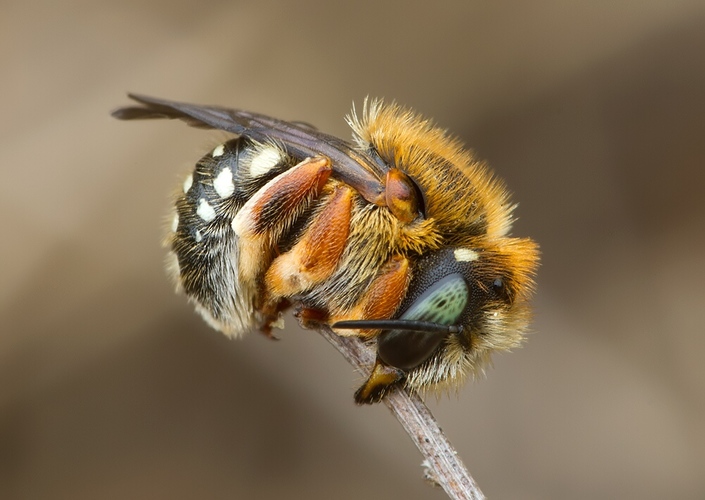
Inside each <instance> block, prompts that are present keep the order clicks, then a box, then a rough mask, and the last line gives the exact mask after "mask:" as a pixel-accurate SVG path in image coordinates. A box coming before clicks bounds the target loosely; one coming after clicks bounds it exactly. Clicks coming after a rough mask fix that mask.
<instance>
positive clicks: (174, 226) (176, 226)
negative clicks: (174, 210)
mask: <svg viewBox="0 0 705 500" xmlns="http://www.w3.org/2000/svg"><path fill="white" fill-rule="evenodd" d="M177 229H179V214H174V219H173V220H172V221H171V232H172V233H175V232H176V230H177Z"/></svg>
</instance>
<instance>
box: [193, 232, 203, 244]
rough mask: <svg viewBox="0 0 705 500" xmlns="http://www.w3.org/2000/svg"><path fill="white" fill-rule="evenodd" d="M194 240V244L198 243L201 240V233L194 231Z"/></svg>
mask: <svg viewBox="0 0 705 500" xmlns="http://www.w3.org/2000/svg"><path fill="white" fill-rule="evenodd" d="M194 238H195V239H196V243H200V242H201V240H202V239H203V235H202V234H201V231H199V230H198V229H196V234H195V235H194Z"/></svg>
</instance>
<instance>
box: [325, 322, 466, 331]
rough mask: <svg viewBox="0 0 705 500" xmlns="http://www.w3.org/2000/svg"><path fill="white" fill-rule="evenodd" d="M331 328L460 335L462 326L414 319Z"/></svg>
mask: <svg viewBox="0 0 705 500" xmlns="http://www.w3.org/2000/svg"><path fill="white" fill-rule="evenodd" d="M331 328H339V329H341V330H362V329H364V330H407V331H411V332H428V333H460V332H462V331H463V327H462V325H441V324H440V323H432V322H430V321H418V320H413V319H357V320H346V321H338V322H337V323H333V325H331Z"/></svg>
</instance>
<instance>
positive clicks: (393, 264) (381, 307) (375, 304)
mask: <svg viewBox="0 0 705 500" xmlns="http://www.w3.org/2000/svg"><path fill="white" fill-rule="evenodd" d="M408 285H409V261H408V260H407V259H406V257H403V256H401V255H392V256H391V257H390V258H389V260H388V261H387V262H386V264H384V266H383V267H382V270H381V271H380V273H379V274H378V275H377V277H376V278H375V279H374V280H373V281H372V283H371V285H370V287H369V288H368V290H367V292H366V293H365V294H364V295H363V296H362V298H361V299H360V301H359V302H358V303H357V305H355V306H354V307H353V308H352V309H351V310H350V311H346V312H345V313H343V314H337V315H335V316H334V317H333V318H331V321H330V324H333V323H336V322H338V321H344V320H350V319H352V320H356V319H387V318H390V317H391V316H392V315H393V314H394V313H395V312H396V310H397V308H398V307H399V304H401V301H402V299H403V298H404V295H405V294H406V289H407V288H408ZM334 331H335V333H336V334H338V335H341V336H346V335H357V336H360V337H365V338H369V337H372V336H374V335H375V333H378V332H379V331H378V330H334Z"/></svg>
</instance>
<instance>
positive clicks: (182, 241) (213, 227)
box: [168, 137, 292, 332]
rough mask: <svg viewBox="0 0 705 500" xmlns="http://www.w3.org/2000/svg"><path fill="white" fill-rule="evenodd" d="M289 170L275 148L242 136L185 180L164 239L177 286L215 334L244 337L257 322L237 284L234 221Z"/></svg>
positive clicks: (218, 150) (202, 161)
mask: <svg viewBox="0 0 705 500" xmlns="http://www.w3.org/2000/svg"><path fill="white" fill-rule="evenodd" d="M291 165H292V161H291V160H290V159H289V158H288V157H287V155H286V154H285V153H284V151H283V150H282V149H281V148H279V147H277V146H276V145H275V144H259V143H255V142H253V141H251V140H249V139H247V138H244V137H240V138H238V139H233V140H230V141H228V142H226V143H224V144H221V145H220V146H217V147H216V148H215V149H214V150H213V151H211V152H210V153H209V154H207V155H205V156H204V157H203V158H201V159H200V160H199V162H198V163H197V164H196V168H195V169H194V171H193V173H192V174H190V175H189V176H187V177H186V179H185V180H184V183H183V187H182V190H181V191H180V192H179V195H178V197H177V199H176V204H175V205H176V211H175V214H174V219H173V222H172V227H171V229H172V232H171V235H170V237H169V239H168V244H169V246H170V247H171V250H172V253H171V254H170V258H171V259H172V263H171V264H170V267H172V269H173V274H175V275H176V278H177V280H178V283H179V286H180V287H182V288H183V290H184V291H185V292H186V294H187V295H188V296H189V298H190V299H191V300H193V301H194V302H195V303H196V306H197V309H199V311H200V312H201V314H203V316H204V317H205V318H206V320H207V321H208V322H209V323H211V325H213V326H215V327H216V328H218V329H221V330H223V329H225V330H226V331H228V330H232V331H233V332H236V330H238V329H239V331H240V332H245V331H247V330H249V329H250V328H251V327H252V323H253V321H254V320H255V318H254V317H253V315H254V314H255V313H254V310H253V307H252V304H251V300H252V297H249V293H248V290H247V289H246V287H241V286H240V283H239V280H238V269H237V265H238V258H237V257H238V248H237V237H236V235H235V232H234V230H233V228H232V221H233V218H234V217H235V216H236V215H237V213H238V211H239V210H240V208H242V206H243V205H244V204H245V202H246V201H247V200H248V199H249V198H250V197H252V195H254V194H255V193H256V192H257V191H258V190H259V189H260V188H262V186H264V185H265V184H266V183H267V182H268V181H269V180H271V179H273V178H274V177H276V176H277V175H278V174H280V173H282V172H283V171H284V170H286V169H287V168H289V167H290V166H291ZM228 325H229V327H228Z"/></svg>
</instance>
